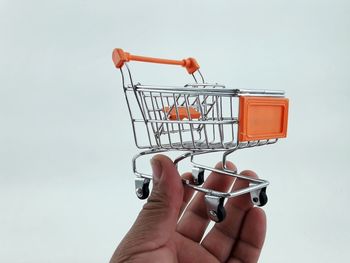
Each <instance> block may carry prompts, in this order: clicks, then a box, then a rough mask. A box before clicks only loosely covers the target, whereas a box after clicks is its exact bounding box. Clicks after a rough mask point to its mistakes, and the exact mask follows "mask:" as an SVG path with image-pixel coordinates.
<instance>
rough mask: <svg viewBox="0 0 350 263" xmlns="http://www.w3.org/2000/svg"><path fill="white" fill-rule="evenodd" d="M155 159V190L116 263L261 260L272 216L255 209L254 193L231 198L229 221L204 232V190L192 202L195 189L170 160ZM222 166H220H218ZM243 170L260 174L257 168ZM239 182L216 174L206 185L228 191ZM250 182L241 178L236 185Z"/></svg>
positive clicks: (206, 220) (116, 255) (113, 262)
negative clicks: (252, 197)
mask: <svg viewBox="0 0 350 263" xmlns="http://www.w3.org/2000/svg"><path fill="white" fill-rule="evenodd" d="M151 163H152V169H153V189H152V193H151V195H150V197H149V198H148V200H147V203H146V204H145V205H144V206H143V209H142V210H141V212H140V214H139V216H138V217H137V219H136V221H135V223H134V225H133V226H132V227H131V229H130V230H129V232H128V233H127V234H126V236H125V237H124V239H123V240H122V241H121V243H120V244H119V246H118V247H117V249H116V251H115V252H114V255H113V257H112V259H111V261H110V263H125V262H132V263H138V262H140V263H141V262H142V263H149V262H152V263H158V262H159V263H168V262H181V263H187V262H189V263H195V262H201V263H206V262H228V263H234V262H257V261H258V258H259V255H260V252H261V249H262V246H263V243H264V239H265V233H266V217H265V213H264V211H263V210H262V209H260V208H257V207H253V205H252V203H251V201H250V197H249V195H242V196H238V197H236V198H231V199H229V200H228V201H227V203H226V205H225V210H226V212H227V215H226V218H225V220H224V221H223V222H221V223H216V224H215V225H214V227H213V228H212V229H211V230H210V231H209V232H208V234H207V235H206V236H204V234H205V231H206V229H207V227H208V224H209V222H210V219H209V218H208V216H207V212H206V206H205V202H204V194H203V193H197V194H196V196H195V197H194V198H193V200H192V201H191V198H192V196H193V194H194V190H192V189H191V188H189V187H184V186H183V184H182V182H181V178H180V176H179V174H178V171H177V169H176V167H175V166H174V164H173V162H172V161H171V160H170V159H169V158H167V157H165V156H163V155H156V156H155V157H154V158H153V159H152V162H151ZM220 167H221V164H218V165H217V168H220ZM228 167H229V168H230V169H231V170H236V167H235V166H234V165H233V164H232V163H228ZM241 174H244V175H246V176H251V177H257V176H256V174H255V173H254V172H252V171H244V172H241ZM190 176H191V175H190V174H188V173H187V174H184V175H183V176H182V177H183V178H186V179H189V178H190ZM233 180H234V178H232V177H230V176H224V175H218V174H216V173H212V174H210V175H209V177H208V179H207V180H206V182H205V183H204V186H205V187H209V188H214V189H215V190H218V191H227V190H229V188H230V186H231V184H232V182H233ZM246 184H247V183H246V182H243V181H239V180H237V182H236V183H235V184H234V189H235V190H236V189H239V188H242V187H245V186H246ZM187 205H188V206H187ZM181 215H182V217H181V218H180V216H181ZM179 218H180V219H179Z"/></svg>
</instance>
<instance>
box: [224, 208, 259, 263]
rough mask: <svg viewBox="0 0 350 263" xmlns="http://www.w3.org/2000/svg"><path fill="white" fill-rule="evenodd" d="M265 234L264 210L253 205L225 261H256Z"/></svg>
mask: <svg viewBox="0 0 350 263" xmlns="http://www.w3.org/2000/svg"><path fill="white" fill-rule="evenodd" d="M265 235H266V215H265V212H264V210H262V209H260V208H258V207H253V208H250V209H249V211H248V212H247V215H246V218H245V220H244V223H243V226H242V230H241V233H240V236H239V239H238V240H237V243H236V244H235V246H234V247H233V249H232V253H231V256H230V259H229V260H228V261H227V262H229V263H230V262H231V263H233V262H238V260H239V262H258V259H259V256H260V253H261V249H262V247H263V245H264V241H265Z"/></svg>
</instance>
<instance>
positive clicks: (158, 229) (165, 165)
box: [125, 155, 183, 250]
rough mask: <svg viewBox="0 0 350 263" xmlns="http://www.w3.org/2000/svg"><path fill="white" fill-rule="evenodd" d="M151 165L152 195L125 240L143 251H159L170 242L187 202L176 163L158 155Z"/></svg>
mask: <svg viewBox="0 0 350 263" xmlns="http://www.w3.org/2000/svg"><path fill="white" fill-rule="evenodd" d="M151 165H152V170H153V189H152V193H151V195H150V197H149V198H148V200H147V203H146V204H145V205H144V206H143V208H142V210H141V212H140V214H139V216H138V217H137V219H136V221H135V223H134V225H133V226H132V228H131V229H130V231H129V233H128V235H127V236H126V237H125V238H126V239H129V241H130V239H131V240H132V243H133V245H134V247H138V249H142V250H154V249H157V248H159V247H161V246H163V245H164V244H165V243H166V242H167V241H168V240H169V238H170V237H171V235H172V234H173V233H174V231H175V229H176V224H177V219H178V216H179V212H180V208H181V205H182V200H183V185H182V182H181V177H180V176H179V173H178V171H177V169H176V167H175V165H174V163H173V162H172V161H171V160H170V159H169V158H168V157H166V156H164V155H156V156H154V157H153V159H152V160H151ZM135 245H136V246H135Z"/></svg>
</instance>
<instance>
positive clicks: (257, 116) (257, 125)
mask: <svg viewBox="0 0 350 263" xmlns="http://www.w3.org/2000/svg"><path fill="white" fill-rule="evenodd" d="M288 103H289V101H288V99H286V98H274V97H249V96H247V97H245V96H242V97H240V98H239V131H238V132H239V140H240V141H256V140H265V139H275V138H284V137H287V125H288Z"/></svg>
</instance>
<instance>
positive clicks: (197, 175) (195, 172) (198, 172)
mask: <svg viewBox="0 0 350 263" xmlns="http://www.w3.org/2000/svg"><path fill="white" fill-rule="evenodd" d="M192 178H193V183H194V184H195V185H201V184H203V182H204V169H203V168H199V167H193V168H192Z"/></svg>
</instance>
